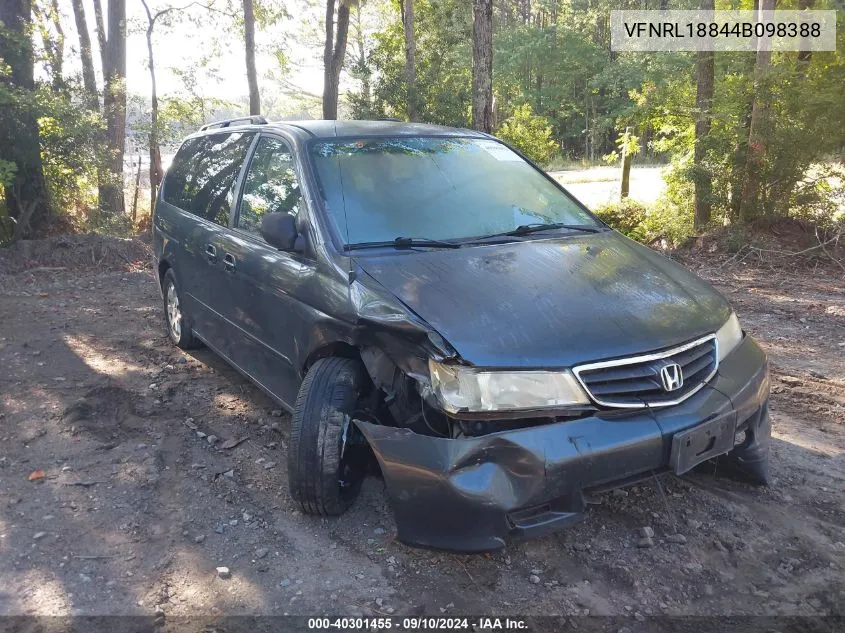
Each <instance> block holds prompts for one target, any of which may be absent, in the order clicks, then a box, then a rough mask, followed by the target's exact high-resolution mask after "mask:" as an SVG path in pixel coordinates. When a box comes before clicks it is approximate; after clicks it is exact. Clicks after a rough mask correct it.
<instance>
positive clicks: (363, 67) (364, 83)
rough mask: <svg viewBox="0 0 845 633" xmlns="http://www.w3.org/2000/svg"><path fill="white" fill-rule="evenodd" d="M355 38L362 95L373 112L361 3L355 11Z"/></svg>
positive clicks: (369, 110)
mask: <svg viewBox="0 0 845 633" xmlns="http://www.w3.org/2000/svg"><path fill="white" fill-rule="evenodd" d="M355 39H356V42H357V44H358V61H357V63H356V65H357V66H358V68H359V69H360V72H361V96H362V100H363V102H364V103H366V104H367V111H368V112H371V111H372V108H373V95H372V87H371V85H370V70H369V68H368V66H367V51H366V48H365V47H364V30H363V28H362V27H361V3H360V2H359V3H358V7H357V10H356V12H355Z"/></svg>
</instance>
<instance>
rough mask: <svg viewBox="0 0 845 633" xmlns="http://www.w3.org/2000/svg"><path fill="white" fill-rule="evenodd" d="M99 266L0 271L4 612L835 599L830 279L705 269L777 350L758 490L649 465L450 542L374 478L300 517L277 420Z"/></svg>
mask: <svg viewBox="0 0 845 633" xmlns="http://www.w3.org/2000/svg"><path fill="white" fill-rule="evenodd" d="M101 266H102V264H100V265H96V263H90V265H87V267H84V268H79V269H68V270H41V271H36V272H24V273H18V274H14V275H0V366H2V373H0V446H2V450H1V451H0V614H149V615H152V614H154V613H164V614H165V615H166V616H167V617H170V616H178V615H187V614H283V613H294V614H324V613H333V614H346V615H353V614H362V615H369V616H376V615H379V614H431V615H438V616H439V615H441V614H444V613H445V614H461V613H467V614H468V613H474V614H488V613H499V614H508V613H512V614H523V615H526V614H527V615H530V614H559V615H562V616H574V615H583V614H588V613H589V614H620V615H628V616H631V622H632V625H634V626H636V624H637V620H638V619H642V618H643V617H645V616H648V615H652V614H699V615H707V614H799V615H809V614H830V613H834V614H843V613H845V295H843V292H842V288H843V285H842V279H841V277H836V276H834V275H833V274H832V273H831V274H830V276H826V275H827V273H825V274H822V273H816V274H810V273H806V272H805V273H802V274H801V275H798V274H795V275H792V276H787V275H786V274H784V273H773V272H771V271H760V270H754V269H751V268H745V267H739V268H736V267H734V268H732V267H731V266H730V265H729V266H726V267H725V268H723V269H716V268H715V267H714V268H711V269H708V270H703V271H701V272H702V273H703V274H705V275H709V276H711V277H712V278H713V279H714V281H715V282H716V283H717V285H718V287H719V288H720V289H721V290H722V291H723V292H724V293H725V294H726V295H727V296H728V297H729V298H730V299H731V300H732V301H733V303H734V305H735V307H736V309H737V311H738V313H739V316H740V320H741V321H742V322H743V324H744V326H745V327H746V328H747V329H748V330H749V331H750V332H751V333H752V334H753V335H755V336H756V337H758V339H759V340H760V341H761V343H762V344H763V345H764V347H765V348H766V349H767V350H768V352H769V353H770V355H771V360H772V364H773V375H774V379H773V385H774V393H773V396H772V405H771V409H772V414H773V422H774V429H775V430H774V435H775V440H774V449H773V455H772V458H773V463H774V477H775V485H774V486H773V487H771V488H769V489H755V488H752V487H749V486H746V485H743V484H738V483H734V482H731V481H729V480H726V479H722V478H718V477H713V476H710V475H706V474H694V475H691V476H688V477H684V478H682V479H677V478H674V477H672V476H669V475H666V476H661V477H660V478H659V479H654V480H652V481H650V482H647V483H645V484H644V485H639V486H636V487H634V488H631V489H628V490H625V491H615V492H613V493H608V494H606V495H603V496H601V497H598V498H596V499H594V501H595V504H596V505H594V506H593V507H592V509H591V511H590V513H589V514H588V516H587V517H586V519H585V521H583V522H582V523H580V524H578V525H577V526H575V527H573V528H572V529H569V530H567V531H565V532H562V533H560V534H558V535H555V536H552V537H548V538H544V539H541V540H536V541H531V542H527V543H519V544H513V545H511V546H509V547H508V548H507V549H505V550H504V551H501V552H498V553H494V554H490V555H477V556H461V555H453V554H446V553H442V552H432V551H421V550H415V549H409V548H407V547H405V546H403V545H402V544H400V543H398V542H396V541H395V540H394V525H393V523H392V519H391V515H390V512H389V509H388V507H387V506H386V503H385V497H384V494H383V486H382V483H381V482H380V481H379V480H376V479H371V480H368V482H367V485H366V486H365V489H364V492H363V494H362V496H361V498H360V499H359V500H358V502H357V503H356V505H355V506H354V508H353V509H352V510H351V511H350V512H349V513H348V514H346V515H344V516H342V517H340V518H336V519H331V520H321V519H316V518H313V517H309V516H303V515H302V514H301V513H299V512H298V511H297V510H296V508H295V507H294V505H293V504H292V502H291V500H290V498H289V496H288V493H287V482H286V470H285V458H286V446H287V441H288V434H289V420H288V418H287V416H285V415H282V414H281V412H279V411H277V410H276V409H277V407H276V406H275V405H274V404H273V403H272V402H271V401H270V400H269V399H268V398H266V397H265V396H264V395H262V394H261V393H260V392H259V391H258V390H257V389H255V388H253V387H252V386H251V385H249V384H248V383H247V382H245V381H244V380H243V379H242V378H241V377H240V376H239V375H237V374H236V373H235V372H233V371H232V370H230V369H228V368H227V367H226V366H225V365H224V364H223V363H222V362H221V361H219V360H217V359H216V358H215V357H214V356H213V355H211V354H210V353H209V352H207V351H199V352H197V353H191V354H186V353H183V352H181V351H179V350H178V349H176V348H174V347H173V346H171V345H170V344H169V342H168V340H167V339H166V337H165V333H164V327H163V322H162V315H161V312H162V310H161V306H160V298H159V295H158V290H157V288H156V285H155V281H154V277H153V275H152V273H151V271H150V270H149V269H148V268H145V267H141V268H140V269H137V270H135V271H127V270H122V271H121V270H103V269H102V267H101ZM126 268H132V267H131V266H128V265H127V266H126ZM241 440H243V441H241ZM236 441H241V442H240V443H238V444H237V445H236V446H233V447H230V446H231V445H232V444H235V442H236ZM39 471H43V473H42V472H39ZM717 475H718V473H717ZM30 477H33V478H34V479H35V481H29V478H30ZM643 528H651V529H653V530H654V532H655V540H654V542H655V545H654V546H653V547H644V548H639V547H637V546H636V544H637V542H638V541H639V539H640V530H641V529H643ZM669 535H681V536H682V537H683V538H680V537H677V536H674V537H673V539H672V541H673V542H670V541H668V540H667V538H666V537H667V536H669ZM674 541H682V542H674ZM218 567H227V568H228V570H229V577H225V578H223V577H220V576H226V575H227V574H225V573H222V574H219V573H218V572H217V571H216V569H217V568H218ZM635 618H636V619H635Z"/></svg>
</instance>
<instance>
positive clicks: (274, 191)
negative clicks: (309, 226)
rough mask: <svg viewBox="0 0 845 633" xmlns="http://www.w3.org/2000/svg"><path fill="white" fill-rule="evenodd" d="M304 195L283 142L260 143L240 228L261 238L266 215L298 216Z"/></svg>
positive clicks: (247, 182)
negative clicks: (286, 214)
mask: <svg viewBox="0 0 845 633" xmlns="http://www.w3.org/2000/svg"><path fill="white" fill-rule="evenodd" d="M301 199H302V194H301V193H300V191H299V183H298V182H297V180H296V170H295V169H294V163H293V156H291V153H290V150H289V149H288V146H287V145H286V144H285V143H284V141H282V140H280V139H277V138H273V137H271V136H262V137H261V138H260V139H258V145H257V146H256V148H255V154H254V155H253V157H252V162H251V163H250V165H249V171H248V172H247V174H246V179H245V182H244V192H243V197H242V198H241V207H240V211H239V212H238V223H237V227H238V228H239V229H243V230H244V231H249V232H250V233H255V234H256V235H260V229H261V219H262V218H263V217H264V215H265V214H267V213H290V214H291V215H294V216H295V215H297V214H298V213H299V205H300V200H301Z"/></svg>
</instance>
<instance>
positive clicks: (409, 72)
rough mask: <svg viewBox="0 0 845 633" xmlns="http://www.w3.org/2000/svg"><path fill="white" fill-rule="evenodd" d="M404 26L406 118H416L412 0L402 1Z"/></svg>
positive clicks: (415, 69) (410, 119)
mask: <svg viewBox="0 0 845 633" xmlns="http://www.w3.org/2000/svg"><path fill="white" fill-rule="evenodd" d="M402 25H403V26H404V27H405V81H406V82H407V84H408V120H409V121H416V120H417V44H416V39H415V37H414V0H404V2H403V3H402Z"/></svg>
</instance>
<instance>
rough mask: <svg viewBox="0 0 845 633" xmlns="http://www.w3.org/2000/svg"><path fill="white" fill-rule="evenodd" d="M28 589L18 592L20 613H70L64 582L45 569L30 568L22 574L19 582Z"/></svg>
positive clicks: (54, 614) (59, 614) (52, 614)
mask: <svg viewBox="0 0 845 633" xmlns="http://www.w3.org/2000/svg"><path fill="white" fill-rule="evenodd" d="M17 584H18V585H20V586H26V587H28V588H29V590H28V591H27V592H25V593H21V594H19V598H20V600H21V604H20V611H21V612H22V613H32V614H49V615H51V616H61V615H69V614H70V599H69V596H68V594H67V592H66V591H65V587H64V584H63V583H62V582H61V581H59V580H57V579H56V578H55V577H53V575H52V574H50V573H49V572H47V571H44V570H41V569H35V570H30V571H27V572H24V573H23V574H22V578H21V580H20V582H19V583H17Z"/></svg>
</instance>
